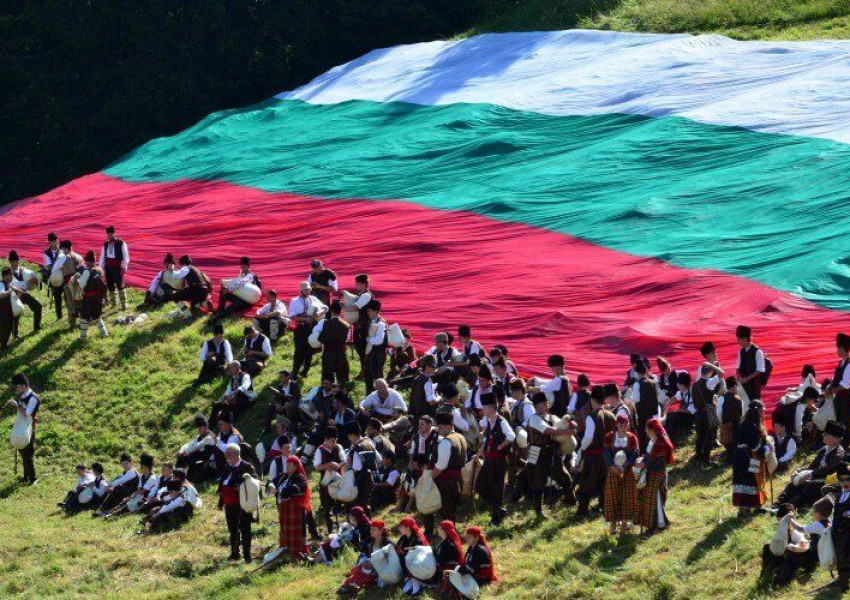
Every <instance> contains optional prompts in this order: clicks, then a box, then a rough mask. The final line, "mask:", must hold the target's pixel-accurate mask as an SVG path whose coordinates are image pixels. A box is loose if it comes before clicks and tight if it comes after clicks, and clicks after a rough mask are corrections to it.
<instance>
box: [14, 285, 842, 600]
mask: <svg viewBox="0 0 850 600" xmlns="http://www.w3.org/2000/svg"><path fill="white" fill-rule="evenodd" d="M133 300H138V294H137V293H135V292H134V293H133ZM110 316H114V315H110ZM27 319H28V317H27ZM27 319H25V324H24V325H23V330H22V332H23V333H24V334H25V337H24V339H23V340H22V341H21V342H19V343H17V344H16V345H14V346H13V347H12V348H11V349H10V350H9V351H8V352H7V353H6V354H5V355H3V356H2V357H0V380H2V381H4V382H5V381H8V378H9V377H10V376H11V374H12V373H14V372H16V371H18V370H21V369H24V370H26V371H27V372H29V373H30V375H31V376H32V379H33V385H34V388H35V389H36V390H38V391H39V392H43V393H42V397H43V401H44V406H43V410H42V413H41V425H40V433H39V440H40V447H39V450H38V453H37V464H38V468H39V471H40V477H41V479H40V481H39V483H38V484H37V485H36V486H34V487H25V488H24V487H19V486H18V485H17V483H16V482H15V480H14V479H13V473H12V462H11V451H10V450H8V447H7V454H6V456H7V457H8V459H7V460H6V461H3V462H2V463H0V529H2V530H3V531H4V533H5V536H4V539H5V542H4V544H3V545H2V546H0V572H2V573H3V578H2V581H0V595H2V596H5V597H10V596H16V597H18V596H19V597H24V598H52V597H94V596H105V597H119V598H130V597H135V598H138V597H145V598H148V597H157V598H159V597H161V598H184V597H187V596H189V595H191V596H192V597H217V598H218V597H222V598H257V597H260V598H276V599H279V600H281V599H282V600H288V599H293V600H294V599H296V598H299V599H302V598H331V597H333V593H334V590H335V588H336V586H337V585H338V583H339V582H340V581H341V580H342V578H343V577H344V575H345V573H346V571H347V569H348V568H349V567H350V564H351V561H352V559H353V557H352V556H351V555H347V556H345V557H343V559H342V560H341V561H340V563H339V564H337V565H335V566H334V567H331V568H324V567H318V568H315V569H308V568H306V567H291V566H290V567H284V568H282V569H280V570H278V571H277V572H275V573H272V574H264V575H255V576H249V575H248V570H247V568H246V567H245V566H244V565H242V564H231V563H228V562H227V561H226V560H225V559H226V555H227V549H226V543H227V542H226V539H227V538H226V528H225V525H224V520H223V516H222V514H221V513H220V512H218V511H217V510H215V496H214V493H213V492H214V490H212V489H211V488H209V487H208V488H202V491H203V492H204V501H205V504H206V506H205V508H204V510H203V511H202V512H200V513H199V514H197V515H196V516H195V518H194V519H193V520H192V521H191V522H190V523H188V524H187V525H185V526H184V527H183V528H182V529H180V530H179V531H175V532H170V533H166V534H162V535H147V536H137V535H135V533H136V531H137V530H138V525H137V524H136V523H137V522H136V520H135V519H133V518H131V517H123V518H119V519H115V520H111V521H105V522H104V521H102V520H97V519H92V518H91V517H89V516H88V514H80V515H76V516H72V517H66V516H64V515H63V514H61V513H60V512H59V511H58V510H57V509H56V507H55V503H56V502H58V501H59V500H61V499H62V496H63V494H64V491H65V490H66V489H68V488H69V487H70V486H72V485H73V482H74V481H75V478H74V475H73V466H74V465H75V464H76V463H77V462H79V461H83V462H86V463H91V462H92V461H94V460H101V461H104V462H105V463H106V464H107V467H108V469H107V470H108V473H110V474H114V473H115V471H116V469H117V461H116V457H117V455H118V454H120V453H121V452H122V451H124V450H127V451H129V452H131V453H132V454H133V455H134V456H135V457H138V456H139V454H140V453H141V452H142V451H150V452H152V453H153V454H154V456H156V457H157V459H158V460H163V459H167V458H169V457H171V456H173V453H174V451H175V450H176V449H177V448H178V447H179V446H180V445H181V444H182V443H183V442H185V441H186V440H187V439H188V438H189V436H190V435H191V427H190V421H191V417H192V415H193V414H194V413H195V412H197V411H199V410H202V411H206V410H207V409H208V407H209V404H210V402H211V400H212V399H213V398H214V397H216V396H217V395H218V394H219V393H220V390H221V385H218V386H214V385H207V386H204V387H202V388H200V389H198V390H193V389H191V388H190V387H189V384H190V383H191V381H192V379H193V377H194V376H195V369H196V360H195V358H196V350H197V348H198V346H199V344H200V342H201V340H202V339H203V338H204V333H203V330H202V328H201V325H200V323H197V322H195V323H187V322H173V321H169V320H167V319H165V311H156V312H153V313H151V318H150V319H149V320H148V321H147V322H146V323H144V324H143V325H141V326H138V327H132V328H125V327H117V326H112V325H110V331H111V334H112V335H111V336H110V337H109V338H108V339H105V340H104V339H100V338H99V337H97V336H96V335H95V336H94V337H93V338H92V339H90V340H89V341H88V342H87V343H85V344H83V343H80V342H78V341H76V339H75V338H76V335H75V334H74V333H71V332H69V331H68V330H67V326H66V325H65V323H64V322H63V323H61V324H55V323H54V317H53V316H47V317H46V322H47V327H46V328H45V329H44V330H43V331H42V332H41V333H39V334H37V335H31V334H30V331H29V329H30V326H31V325H30V323H31V322H30V321H29V320H27ZM240 326H241V325H240V324H239V323H236V322H231V323H229V324H228V337H230V339H231V340H235V339H236V338H237V337H238V335H239V329H240ZM290 360H291V344H290V340H289V339H286V340H284V341H283V342H282V343H280V344H279V345H278V347H277V351H276V354H275V356H274V358H273V359H272V361H271V364H270V365H269V367H268V368H267V369H266V371H265V372H264V373H263V374H262V375H261V376H260V377H259V378H258V382H257V383H258V386H257V389H258V390H260V394H259V398H260V399H259V400H258V406H256V407H255V408H253V409H252V410H251V411H250V412H249V414H248V415H247V416H246V418H245V422H243V423H239V427H240V429H242V431H243V432H245V433H246V434H247V437H248V439H249V440H250V441H251V442H254V441H255V440H256V439H257V436H258V433H259V430H260V427H259V422H260V419H261V416H262V414H263V413H264V410H265V407H266V406H267V402H268V390H267V386H268V385H269V384H270V382H271V381H272V380H273V378H274V375H273V373H275V372H276V371H277V370H278V369H280V368H282V367H283V366H284V365H289V363H290ZM316 377H317V376H316V374H315V369H314V375H313V376H312V377H311V379H310V383H311V384H312V383H315V380H316ZM359 392H360V388H359V386H358V391H357V392H356V393H355V397H359V396H358V394H359ZM5 415H6V416H5V417H4V419H3V420H2V421H0V430H1V431H2V432H3V435H4V436H5V435H6V432H7V431H8V428H9V426H10V424H11V418H9V417H8V413H5ZM689 457H690V449H689V448H685V449H682V450H680V451H679V459H680V461H679V463H678V464H677V465H676V466H675V467H674V469H673V470H672V473H671V478H672V479H671V480H672V485H673V487H672V491H671V494H670V501H669V504H668V508H669V513H670V516H671V519H672V521H673V526H672V529H671V530H669V531H668V532H666V533H664V534H662V535H658V536H654V537H651V538H648V539H644V538H640V537H637V536H626V537H623V538H620V539H619V540H617V539H614V538H610V537H608V536H606V535H605V533H604V526H603V524H602V522H601V521H600V520H595V521H593V522H590V523H586V524H572V523H571V522H570V521H569V520H568V517H569V515H570V513H571V511H568V510H565V509H563V508H556V509H548V510H547V514H548V516H547V518H546V519H544V520H542V521H538V520H535V519H534V518H533V517H532V516H531V515H530V514H529V513H528V512H527V511H525V510H524V509H523V510H519V511H517V512H515V513H514V514H512V515H511V516H510V517H509V518H508V519H507V521H506V522H505V524H504V525H503V526H501V527H498V528H487V533H488V535H489V537H490V538H491V539H492V540H493V547H494V550H495V553H496V557H497V560H498V564H499V567H500V575H501V578H502V581H501V583H500V584H499V585H498V587H494V588H492V589H491V590H489V591H487V593H486V594H485V596H484V597H485V598H495V597H499V598H515V599H520V598H522V599H529V600H530V599H546V598H553V599H554V598H600V599H601V598H610V597H612V596H614V597H617V598H641V599H645V598H710V597H724V598H733V597H734V598H745V597H746V598H760V597H766V596H768V595H769V594H768V593H767V592H766V590H764V589H763V588H762V587H761V586H760V585H759V582H758V572H759V565H760V553H761V545H762V544H763V543H764V542H765V541H766V540H767V539H768V538H769V536H770V532H771V529H772V525H771V521H770V519H769V518H768V517H758V518H756V519H754V520H752V521H742V520H739V519H738V518H736V517H735V516H734V513H733V510H732V507H731V501H730V495H731V494H730V490H731V484H730V473H729V472H728V471H727V470H716V471H704V470H700V469H698V468H695V467H693V466H691V465H689V464H688V459H689ZM777 486H781V482H777ZM776 492H777V493H778V492H779V490H778V489H777V490H776ZM316 500H317V499H316ZM386 517H387V518H388V520H389V521H390V522H395V521H396V520H397V518H398V517H397V516H396V515H389V514H387V515H386ZM463 520H464V521H467V520H469V521H475V522H479V523H485V522H486V518H485V516H484V514H483V512H481V511H475V512H473V513H471V514H470V513H469V511H468V510H465V511H464V518H463ZM255 531H256V532H257V533H258V536H257V537H256V538H255V539H256V542H255V546H256V547H257V548H259V547H267V546H270V545H271V544H272V543H274V541H275V540H276V535H277V527H276V523H275V522H274V518H273V514H272V511H271V504H270V501H267V504H266V508H265V510H264V513H263V520H262V523H261V524H260V525H258V526H255ZM827 577H828V576H827V575H826V574H825V573H823V572H819V573H817V574H816V576H815V577H814V578H813V579H812V580H811V581H809V582H805V583H804V584H802V585H800V584H795V587H794V588H792V589H791V592H790V595H793V596H802V594H803V591H804V589H805V588H811V587H814V586H815V585H820V584H823V583H824V582H825V581H826V580H827ZM779 596H781V597H789V593H787V592H786V593H783V594H781V595H777V597H779ZM369 597H381V598H384V597H392V598H395V597H397V596H396V591H395V590H388V591H386V592H381V593H376V594H373V595H371V596H369ZM821 597H830V596H826V595H823V596H821Z"/></svg>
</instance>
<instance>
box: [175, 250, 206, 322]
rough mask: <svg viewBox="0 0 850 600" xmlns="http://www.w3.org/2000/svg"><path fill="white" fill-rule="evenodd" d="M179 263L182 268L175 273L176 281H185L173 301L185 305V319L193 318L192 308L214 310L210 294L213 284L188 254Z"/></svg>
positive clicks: (183, 311) (183, 312) (183, 310)
mask: <svg viewBox="0 0 850 600" xmlns="http://www.w3.org/2000/svg"><path fill="white" fill-rule="evenodd" d="M177 262H178V263H179V265H180V268H179V269H177V271H175V272H174V277H175V279H182V280H183V283H184V285H183V287H182V288H181V289H179V290H177V291H176V292H174V294H173V295H172V296H171V299H172V300H173V301H174V302H176V303H177V304H180V303H185V304H184V306H183V309H182V314H183V317H184V318H189V317H191V316H192V308H201V307H203V308H204V309H206V310H211V309H212V302H210V294H211V293H212V282H211V281H210V278H209V277H207V274H206V273H204V272H203V271H201V270H200V269H199V268H198V267H196V266H195V265H194V263H193V262H192V258H191V257H190V256H189V255H188V254H184V255H183V256H181V257H180V258H179V259H177Z"/></svg>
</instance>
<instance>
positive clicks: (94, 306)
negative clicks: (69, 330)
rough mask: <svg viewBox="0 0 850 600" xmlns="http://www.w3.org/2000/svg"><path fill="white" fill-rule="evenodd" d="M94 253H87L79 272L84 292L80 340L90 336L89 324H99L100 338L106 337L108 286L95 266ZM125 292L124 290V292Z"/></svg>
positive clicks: (90, 251)
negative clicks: (104, 308) (104, 304)
mask: <svg viewBox="0 0 850 600" xmlns="http://www.w3.org/2000/svg"><path fill="white" fill-rule="evenodd" d="M94 260H95V259H94V251H93V250H89V251H88V252H86V257H85V259H84V261H83V267H82V268H81V269H80V270H79V280H78V283H79V285H80V289H82V290H83V299H82V301H81V302H80V339H81V340H84V339H86V337H87V336H88V329H89V324H90V323H91V322H92V321H95V322H96V323H97V327H98V329H100V337H106V336H107V335H109V334H108V332H107V331H106V324H105V323H104V322H103V317H102V315H103V299H104V296H106V289H107V285H106V283H104V281H103V278H104V275H103V271H101V270H100V268H99V267H95V265H94ZM122 291H123V290H122Z"/></svg>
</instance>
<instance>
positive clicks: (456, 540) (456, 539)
mask: <svg viewBox="0 0 850 600" xmlns="http://www.w3.org/2000/svg"><path fill="white" fill-rule="evenodd" d="M440 529H442V530H443V531H444V532H445V533H446V537H447V538H448V539H450V540H451V541H452V544H454V545H455V548H457V555H458V556H459V557H460V563H459V564H460V565H461V566H463V563H464V562H466V553H465V552H464V551H463V542H461V541H460V536H459V535H458V533H457V529H456V528H455V524H454V523H452V522H451V521H448V520H447V521H443V522H441V523H440Z"/></svg>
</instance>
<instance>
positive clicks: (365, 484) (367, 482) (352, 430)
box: [345, 420, 381, 513]
mask: <svg viewBox="0 0 850 600" xmlns="http://www.w3.org/2000/svg"><path fill="white" fill-rule="evenodd" d="M345 428H346V432H347V433H348V441H349V442H350V444H351V447H350V448H349V450H348V453H347V456H346V465H347V467H348V468H349V469H353V470H354V481H355V483H356V484H357V498H355V500H354V502H352V503H351V506H362V507H363V508H364V509H365V510H366V512H367V513H368V512H369V499H370V498H371V496H372V483H373V481H374V476H375V473H377V472H378V465H380V464H381V455H380V453H378V451H377V450H376V449H375V445H374V444H373V443H372V440H370V439H369V438H367V437H363V433H362V431H361V429H360V424H359V423H358V422H357V421H356V420H355V421H352V422H350V423H348V424H347V425H346V426H345Z"/></svg>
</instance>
